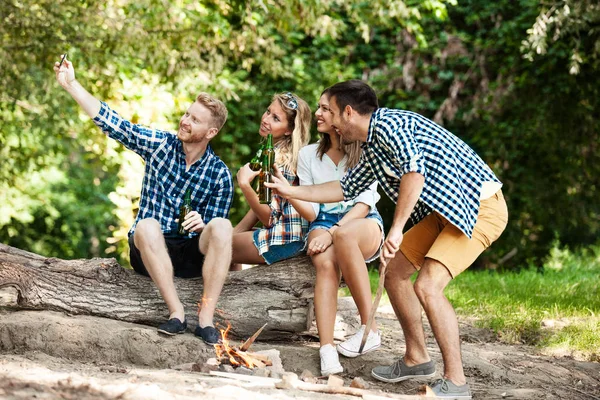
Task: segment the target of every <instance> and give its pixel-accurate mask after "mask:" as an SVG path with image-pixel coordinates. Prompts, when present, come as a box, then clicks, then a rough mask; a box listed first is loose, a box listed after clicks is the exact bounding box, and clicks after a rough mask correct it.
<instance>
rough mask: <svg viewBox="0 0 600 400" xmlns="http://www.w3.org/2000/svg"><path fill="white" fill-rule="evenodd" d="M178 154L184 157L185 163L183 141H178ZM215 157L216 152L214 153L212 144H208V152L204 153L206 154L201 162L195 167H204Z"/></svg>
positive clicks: (201, 158) (198, 161)
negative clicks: (203, 165)
mask: <svg viewBox="0 0 600 400" xmlns="http://www.w3.org/2000/svg"><path fill="white" fill-rule="evenodd" d="M177 152H178V153H179V155H180V156H181V157H183V162H185V152H184V151H183V143H181V140H179V139H177ZM214 155H215V152H214V151H213V149H212V147H211V146H210V144H208V145H207V146H206V151H205V152H204V154H203V155H202V157H200V159H199V160H197V161H196V162H195V163H194V164H192V166H193V165H196V164H198V165H202V164H204V163H205V162H206V161H207V160H210V159H211V158H212V157H213V156H214Z"/></svg>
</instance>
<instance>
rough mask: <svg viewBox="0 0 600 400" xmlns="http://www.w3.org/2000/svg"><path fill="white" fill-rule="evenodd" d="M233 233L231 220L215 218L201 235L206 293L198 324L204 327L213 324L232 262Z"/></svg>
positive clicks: (203, 279) (200, 244)
mask: <svg viewBox="0 0 600 400" xmlns="http://www.w3.org/2000/svg"><path fill="white" fill-rule="evenodd" d="M232 234H233V228H232V227H231V222H229V220H227V219H224V218H214V219H212V220H211V221H210V222H209V223H208V224H207V225H206V226H205V227H204V231H203V232H202V235H201V236H200V243H199V246H200V252H202V254H204V264H203V266H202V281H203V283H204V293H203V295H202V307H201V309H200V312H199V313H198V324H199V325H200V327H202V328H204V327H205V326H208V325H211V326H212V325H213V316H214V313H215V308H216V307H217V300H218V299H219V295H220V294H221V290H222V289H223V283H224V282H225V279H226V278H227V272H228V271H229V264H230V263H231V237H232Z"/></svg>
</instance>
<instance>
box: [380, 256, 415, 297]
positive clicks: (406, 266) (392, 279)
mask: <svg viewBox="0 0 600 400" xmlns="http://www.w3.org/2000/svg"><path fill="white" fill-rule="evenodd" d="M398 261H399V260H398V256H396V258H395V259H393V260H392V261H390V264H389V265H388V267H387V272H386V274H385V283H384V287H385V288H386V290H392V289H394V288H395V287H396V286H397V285H400V284H403V283H407V282H408V283H410V277H411V276H412V274H413V273H414V272H415V268H414V267H413V265H412V264H410V263H409V262H407V263H399V262H398ZM410 284H412V283H410Z"/></svg>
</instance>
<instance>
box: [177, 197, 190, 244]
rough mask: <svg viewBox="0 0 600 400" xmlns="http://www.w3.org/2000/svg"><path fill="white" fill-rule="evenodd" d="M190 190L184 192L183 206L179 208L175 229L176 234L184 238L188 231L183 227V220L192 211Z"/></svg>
mask: <svg viewBox="0 0 600 400" xmlns="http://www.w3.org/2000/svg"><path fill="white" fill-rule="evenodd" d="M191 194H192V193H191V192H190V189H187V190H186V191H185V196H184V197H183V205H182V206H181V207H179V227H178V229H177V233H178V234H180V235H182V236H186V235H187V234H188V231H187V230H186V229H185V228H184V227H183V225H182V224H183V220H184V219H185V216H186V215H187V214H188V213H189V212H190V211H192V198H191Z"/></svg>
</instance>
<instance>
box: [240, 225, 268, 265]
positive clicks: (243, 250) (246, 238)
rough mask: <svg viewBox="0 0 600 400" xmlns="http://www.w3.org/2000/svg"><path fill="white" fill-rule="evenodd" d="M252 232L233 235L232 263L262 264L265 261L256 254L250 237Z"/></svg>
mask: <svg viewBox="0 0 600 400" xmlns="http://www.w3.org/2000/svg"><path fill="white" fill-rule="evenodd" d="M253 235H254V232H252V231H250V232H242V233H236V234H234V235H233V254H232V262H233V263H241V264H264V263H265V259H264V258H262V256H261V255H260V254H258V250H257V249H256V246H255V245H254V240H253V239H252V236H253Z"/></svg>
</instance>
